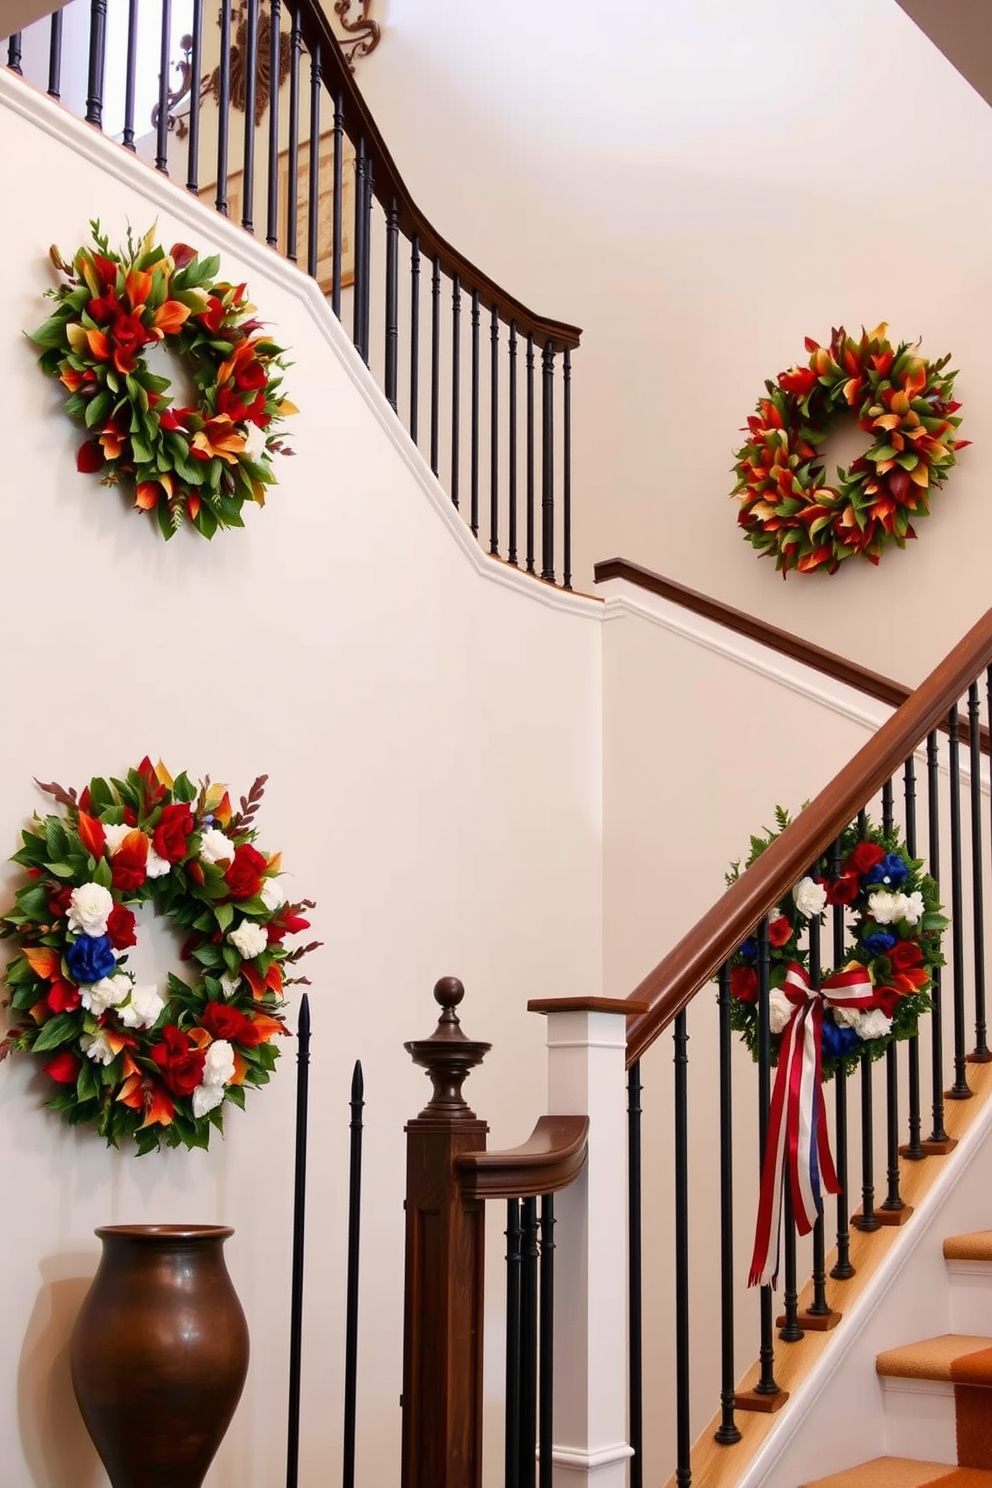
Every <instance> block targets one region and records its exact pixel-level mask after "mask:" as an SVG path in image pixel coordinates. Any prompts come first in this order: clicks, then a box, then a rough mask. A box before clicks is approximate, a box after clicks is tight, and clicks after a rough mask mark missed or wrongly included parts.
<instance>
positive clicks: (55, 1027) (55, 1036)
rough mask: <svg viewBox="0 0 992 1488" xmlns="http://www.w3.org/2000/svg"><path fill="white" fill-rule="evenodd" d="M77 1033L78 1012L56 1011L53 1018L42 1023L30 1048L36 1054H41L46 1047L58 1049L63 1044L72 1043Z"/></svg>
mask: <svg viewBox="0 0 992 1488" xmlns="http://www.w3.org/2000/svg"><path fill="white" fill-rule="evenodd" d="M78 1033H79V1015H78V1013H56V1015H55V1017H54V1018H49V1020H48V1022H47V1023H43V1024H42V1026H41V1028H40V1030H39V1032H38V1037H37V1038H36V1039H35V1041H34V1043H33V1045H32V1048H33V1049H34V1052H35V1053H36V1054H43V1053H44V1052H45V1050H46V1049H60V1048H61V1047H62V1045H63V1044H70V1043H72V1040H73V1039H74V1038H75V1037H76V1035H77V1034H78Z"/></svg>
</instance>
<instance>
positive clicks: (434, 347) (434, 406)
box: [431, 254, 441, 475]
mask: <svg viewBox="0 0 992 1488" xmlns="http://www.w3.org/2000/svg"><path fill="white" fill-rule="evenodd" d="M440 436H441V260H440V259H439V258H438V257H437V255H436V254H435V256H434V259H433V261H432V263H431V470H432V471H433V472H434V474H435V475H437V473H438V461H439V458H440V456H439V450H440V443H441V437H440Z"/></svg>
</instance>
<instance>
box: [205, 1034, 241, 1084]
mask: <svg viewBox="0 0 992 1488" xmlns="http://www.w3.org/2000/svg"><path fill="white" fill-rule="evenodd" d="M233 1075H234V1049H233V1048H232V1047H231V1045H230V1044H229V1043H228V1041H227V1039H214V1041H213V1043H212V1044H210V1045H209V1047H208V1049H207V1056H206V1059H205V1060H204V1064H203V1083H204V1085H226V1084H227V1082H228V1080H230V1079H231V1078H232V1077H233Z"/></svg>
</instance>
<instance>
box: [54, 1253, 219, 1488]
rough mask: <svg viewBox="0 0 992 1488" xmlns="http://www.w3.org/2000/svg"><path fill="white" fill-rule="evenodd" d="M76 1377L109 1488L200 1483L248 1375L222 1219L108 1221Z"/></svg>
mask: <svg viewBox="0 0 992 1488" xmlns="http://www.w3.org/2000/svg"><path fill="white" fill-rule="evenodd" d="M96 1233H97V1235H99V1237H100V1239H101V1240H102V1242H103V1255H102V1257H101V1260H100V1265H99V1268H98V1270H97V1273H96V1276H95V1277H94V1278H93V1285H92V1286H91V1287H90V1290H89V1291H88V1293H87V1294H86V1298H85V1300H84V1302H83V1305H82V1307H81V1309H80V1312H79V1317H78V1318H77V1320H76V1326H75V1330H74V1332H73V1335H72V1347H71V1354H70V1358H71V1364H72V1383H73V1388H74V1389H75V1392H76V1399H77V1401H78V1402H79V1409H80V1411H81V1413H82V1417H83V1420H84V1422H85V1423H86V1429H87V1431H88V1432H89V1434H90V1436H91V1437H92V1438H93V1444H94V1446H95V1447H96V1449H97V1451H98V1452H99V1454H100V1457H101V1458H102V1460H103V1465H104V1467H105V1468H106V1469H107V1473H108V1476H109V1478H110V1481H111V1483H112V1485H113V1488H200V1485H201V1484H202V1482H203V1479H204V1477H205V1476H206V1472H207V1468H208V1467H209V1466H210V1463H211V1462H212V1461H213V1458H214V1454H215V1453H216V1451H217V1448H218V1447H219V1446H220V1444H221V1441H222V1439H223V1436H224V1433H225V1431H226V1430H227V1428H228V1426H229V1424H230V1421H231V1417H232V1416H233V1415H234V1411H235V1407H236V1406H237V1403H238V1400H239V1399H240V1398H241V1391H242V1388H243V1387H244V1382H245V1375H246V1374H247V1372H248V1327H247V1324H246V1323H245V1315H244V1313H243V1312H242V1310H241V1303H240V1302H239V1301H238V1298H237V1294H236V1292H235V1290H234V1287H233V1285H232V1282H231V1278H230V1276H229V1275H228V1272H227V1266H226V1265H225V1264H224V1241H225V1240H226V1239H227V1238H228V1236H229V1235H232V1234H233V1233H234V1232H233V1230H229V1229H226V1228H224V1227H223V1226H222V1225H108V1226H106V1228H103V1229H99V1230H97V1231H96Z"/></svg>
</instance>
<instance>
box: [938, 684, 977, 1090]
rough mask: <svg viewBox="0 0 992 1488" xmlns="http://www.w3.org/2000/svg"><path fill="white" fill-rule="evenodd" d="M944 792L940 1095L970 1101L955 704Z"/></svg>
mask: <svg viewBox="0 0 992 1488" xmlns="http://www.w3.org/2000/svg"><path fill="white" fill-rule="evenodd" d="M947 732H948V754H947V772H948V776H949V779H948V792H949V795H950V808H951V810H950V817H951V821H950V831H951V946H952V952H951V954H952V956H953V960H954V964H953V966H952V968H951V985H952V987H953V990H954V1084H953V1085H952V1086H951V1088H950V1090H947V1091H945V1092H944V1096H945V1099H946V1100H970V1099H971V1097H972V1096H973V1095H974V1091H973V1090H972V1089H971V1087H970V1086H969V1084H968V1058H967V1053H968V1051H967V1042H966V1041H967V1037H968V1035H967V1030H966V1027H965V1012H964V885H963V880H962V872H961V868H962V864H961V734H960V727H959V720H958V709H957V704H956V703H955V705H954V707H953V708H952V709H951V711H950V713H949V714H948V715H947Z"/></svg>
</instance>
